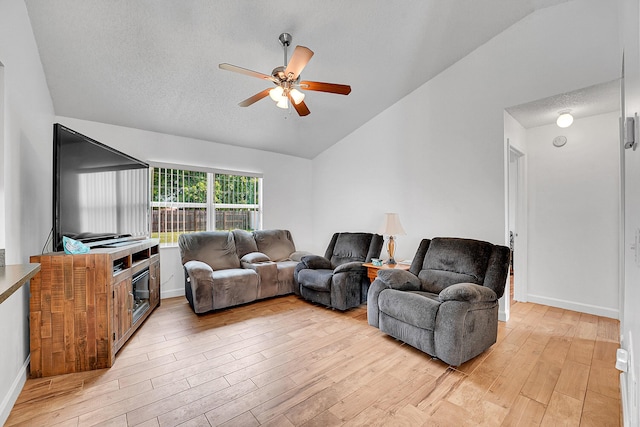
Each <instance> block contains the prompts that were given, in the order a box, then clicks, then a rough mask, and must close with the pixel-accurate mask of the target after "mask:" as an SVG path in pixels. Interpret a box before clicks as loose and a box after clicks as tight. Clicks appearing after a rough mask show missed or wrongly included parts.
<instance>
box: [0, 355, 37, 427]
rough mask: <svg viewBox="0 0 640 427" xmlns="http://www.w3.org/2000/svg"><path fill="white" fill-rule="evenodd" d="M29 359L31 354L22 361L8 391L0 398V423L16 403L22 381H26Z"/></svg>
mask: <svg viewBox="0 0 640 427" xmlns="http://www.w3.org/2000/svg"><path fill="white" fill-rule="evenodd" d="M30 360H31V355H29V356H27V360H25V361H24V364H23V365H22V368H20V370H19V371H18V375H17V376H16V378H15V379H14V380H13V383H12V384H11V388H10V389H9V392H8V393H7V394H6V396H4V399H2V404H0V425H4V423H5V422H6V421H7V419H8V418H9V414H11V409H13V405H14V404H15V403H16V400H18V396H20V392H21V391H22V387H24V383H26V382H27V371H28V368H29V361H30Z"/></svg>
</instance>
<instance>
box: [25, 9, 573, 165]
mask: <svg viewBox="0 0 640 427" xmlns="http://www.w3.org/2000/svg"><path fill="white" fill-rule="evenodd" d="M564 1H566V0H510V1H504V0H447V1H442V0H351V1H338V0H328V1H325V0H322V1H320V0H314V1H300V2H291V1H282V0H270V1H265V2H257V1H249V0H224V1H223V0H219V1H211V0H182V1H169V0H138V1H115V0H111V1H105V0H56V1H51V0H26V5H27V9H28V12H29V16H30V19H31V22H32V26H33V31H34V34H35V38H36V42H37V44H38V49H39V51H40V56H41V59H42V63H43V67H44V71H45V75H46V78H47V83H48V85H49V89H50V92H51V96H52V99H53V105H54V108H55V113H56V114H57V115H59V116H67V117H73V118H78V119H83V120H92V121H97V122H102V123H109V124H114V125H119V126H128V127H133V128H139V129H144V130H150V131H155V132H161V133H166V134H172V135H180V136H186V137H191V138H197V139H203V140H207V141H213V142H219V143H223V144H231V145H236V146H243V147H250V148H256V149H260V150H267V151H273V152H278V153H283V154H291V155H294V156H299V157H305V158H313V157H315V156H316V155H317V154H319V153H321V152H322V151H324V150H325V149H327V148H328V147H330V146H331V145H333V144H335V143H336V142H338V141H339V140H340V139H342V138H343V137H345V136H346V135H348V134H349V133H351V132H353V131H354V130H355V129H357V128H358V127H360V126H361V125H362V124H364V123H365V122H367V121H368V120H370V119H371V118H372V117H374V116H375V115H377V114H379V113H380V112H381V111H383V110H384V109H386V108H387V107H389V106H390V105H392V104H393V103H395V102H397V101H398V100H399V99H401V98H402V97H403V96H405V95H407V94H408V93H410V92H411V91H413V90H414V89H416V88H417V87H419V86H420V85H422V84H423V83H425V82H426V81H428V80H429V79H431V78H432V77H434V76H435V75H437V74H438V73H440V72H441V71H443V70H444V69H446V68H447V67H449V66H450V65H452V64H453V63H455V62H456V61H458V60H459V59H461V58H463V57H464V56H466V55H467V54H468V53H470V52H471V51H473V50H474V49H476V48H477V47H478V46H480V45H482V44H484V43H485V42H487V41H488V40H490V39H491V38H492V37H494V36H496V35H497V34H499V33H500V32H502V31H503V30H505V29H506V28H508V27H509V26H511V25H512V24H514V23H515V22H517V21H518V20H520V19H522V18H523V17H525V16H526V15H528V14H529V13H531V12H533V11H535V10H537V9H540V8H544V7H547V6H552V5H555V4H558V3H562V2H564ZM282 32H288V33H290V34H292V36H293V43H292V45H293V46H295V45H297V44H300V45H304V46H307V47H309V48H310V49H311V50H313V51H314V52H315V55H314V57H313V58H312V59H311V61H310V62H309V64H308V65H307V67H306V68H305V69H304V71H303V73H302V78H303V79H304V80H316V81H324V82H332V83H343V84H350V85H351V86H352V92H351V94H350V95H348V96H342V95H333V94H325V93H319V92H307V98H306V99H305V102H306V103H307V105H308V107H309V109H310V110H311V114H310V115H309V116H307V117H302V118H301V117H298V116H297V115H296V113H295V111H294V112H293V113H292V114H291V113H289V112H287V111H286V110H281V109H279V108H276V107H275V105H274V103H273V102H272V101H270V99H269V98H266V99H263V100H261V101H259V102H257V103H256V104H254V105H252V106H250V107H247V108H242V107H239V106H238V105H237V104H238V102H240V101H242V100H244V99H245V98H247V97H249V96H251V95H253V94H255V93H257V92H259V91H261V90H263V89H265V88H267V87H269V85H270V83H268V82H265V81H262V80H260V79H256V78H251V77H248V76H245V75H240V74H236V73H231V72H228V71H223V70H220V69H219V68H218V64H219V63H222V62H228V63H231V64H234V65H238V66H241V67H244V68H249V69H251V70H255V71H259V72H262V73H265V74H270V73H271V70H272V69H273V68H274V67H276V66H279V65H282V62H283V51H282V47H281V46H280V44H279V42H278V36H279V35H280V33H282Z"/></svg>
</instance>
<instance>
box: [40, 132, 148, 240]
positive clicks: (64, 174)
mask: <svg viewBox="0 0 640 427" xmlns="http://www.w3.org/2000/svg"><path fill="white" fill-rule="evenodd" d="M149 209H150V198H149V165H148V164H146V163H144V162H142V161H140V160H137V159H134V158H133V157H131V156H129V155H127V154H124V153H122V152H120V151H118V150H115V149H113V148H111V147H108V146H106V145H104V144H101V143H100V142H98V141H95V140H93V139H91V138H89V137H87V136H85V135H82V134H80V133H78V132H76V131H74V130H71V129H69V128H66V127H64V126H62V125H61V124H59V123H56V124H54V125H53V246H54V250H56V251H59V250H62V249H63V246H62V237H63V236H67V237H70V238H72V239H74V240H79V241H81V242H83V243H85V244H86V245H88V246H90V247H92V246H119V245H124V244H127V243H129V242H131V241H132V240H138V239H143V238H147V237H149V212H150V211H149Z"/></svg>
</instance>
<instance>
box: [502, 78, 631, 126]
mask: <svg viewBox="0 0 640 427" xmlns="http://www.w3.org/2000/svg"><path fill="white" fill-rule="evenodd" d="M506 110H507V112H508V113H509V114H510V115H511V116H512V117H513V118H514V119H516V120H517V121H518V123H520V124H521V125H522V126H523V127H524V128H526V129H529V128H532V127H537V126H544V125H548V124H553V123H555V122H556V119H557V118H558V116H559V115H560V112H562V111H566V110H569V111H570V112H571V115H572V116H573V117H574V119H580V118H582V117H588V116H593V115H596V114H604V113H610V112H613V111H620V80H613V81H610V82H607V83H602V84H599V85H594V86H590V87H586V88H583V89H579V90H575V91H573V92H568V93H562V94H559V95H555V96H550V97H548V98H544V99H539V100H537V101H532V102H528V103H526V104H522V105H516V106H514V107H509V108H507V109H506Z"/></svg>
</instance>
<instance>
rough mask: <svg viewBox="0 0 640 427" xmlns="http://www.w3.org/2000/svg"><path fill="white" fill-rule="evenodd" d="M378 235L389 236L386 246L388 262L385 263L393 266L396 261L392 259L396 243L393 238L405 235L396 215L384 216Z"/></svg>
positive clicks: (388, 214)
mask: <svg viewBox="0 0 640 427" xmlns="http://www.w3.org/2000/svg"><path fill="white" fill-rule="evenodd" d="M378 234H382V235H383V236H385V235H386V236H389V243H388V244H387V252H388V253H389V261H387V264H389V265H395V264H396V260H395V259H394V255H395V253H396V242H395V239H394V236H404V235H406V234H407V233H405V231H404V228H402V224H400V217H399V216H398V214H397V213H386V214H384V222H383V223H382V226H381V227H380V231H378Z"/></svg>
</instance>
